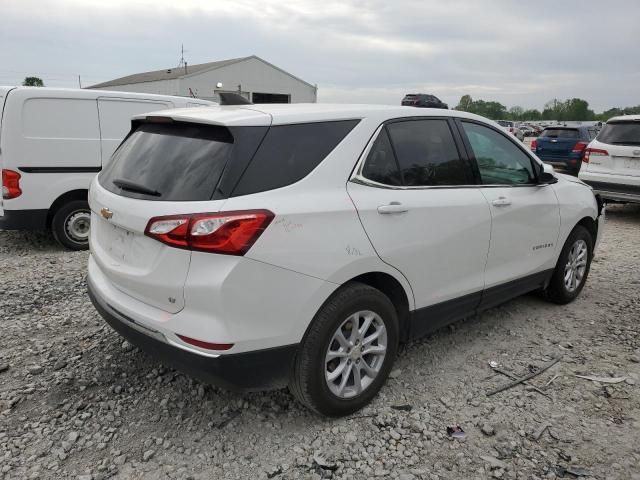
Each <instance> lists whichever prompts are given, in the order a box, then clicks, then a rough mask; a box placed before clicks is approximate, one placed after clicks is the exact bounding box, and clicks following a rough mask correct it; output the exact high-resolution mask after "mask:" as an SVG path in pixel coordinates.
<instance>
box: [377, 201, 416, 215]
mask: <svg viewBox="0 0 640 480" xmlns="http://www.w3.org/2000/svg"><path fill="white" fill-rule="evenodd" d="M408 211H409V209H408V208H407V207H405V206H404V205H402V204H401V203H400V202H391V203H389V204H387V205H380V206H379V207H378V213H380V214H382V215H389V214H391V213H405V212H408Z"/></svg>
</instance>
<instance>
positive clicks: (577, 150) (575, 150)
mask: <svg viewBox="0 0 640 480" xmlns="http://www.w3.org/2000/svg"><path fill="white" fill-rule="evenodd" d="M587 145H589V143H588V142H578V143H576V144H575V145H574V146H573V150H571V153H580V152H584V149H585V148H587Z"/></svg>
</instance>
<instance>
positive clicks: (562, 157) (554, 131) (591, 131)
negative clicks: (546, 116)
mask: <svg viewBox="0 0 640 480" xmlns="http://www.w3.org/2000/svg"><path fill="white" fill-rule="evenodd" d="M596 134H597V131H596V129H595V127H585V126H579V127H560V126H554V127H546V128H545V129H544V130H543V131H542V133H541V134H540V136H539V137H538V138H537V139H535V140H534V141H533V142H531V150H532V151H533V152H535V154H536V155H537V156H538V158H539V159H540V160H542V161H543V162H545V163H548V164H549V165H553V166H554V167H557V168H560V169H562V170H564V171H566V172H567V173H569V174H571V175H578V172H579V171H580V165H581V162H582V154H583V153H584V150H585V148H587V145H588V144H589V142H590V141H591V140H593V139H594V138H595V137H596Z"/></svg>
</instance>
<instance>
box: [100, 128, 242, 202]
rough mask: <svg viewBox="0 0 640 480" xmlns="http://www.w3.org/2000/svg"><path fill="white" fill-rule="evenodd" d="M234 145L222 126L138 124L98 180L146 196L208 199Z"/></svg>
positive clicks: (117, 190)
mask: <svg viewBox="0 0 640 480" xmlns="http://www.w3.org/2000/svg"><path fill="white" fill-rule="evenodd" d="M233 146H234V145H233V137H232V135H231V133H230V132H229V130H227V129H226V128H224V127H216V126H209V125H196V124H142V125H141V126H140V127H138V129H137V130H136V131H135V132H133V133H132V134H131V135H130V136H129V137H128V138H127V139H126V140H125V141H124V142H123V144H122V145H120V147H119V148H118V150H116V152H115V153H114V154H113V157H112V158H111V161H110V163H109V165H108V166H107V167H106V168H105V169H104V170H103V171H102V173H101V174H100V177H99V180H100V184H101V185H102V186H103V187H105V188H106V189H107V190H109V191H111V192H113V193H117V194H119V195H123V196H128V197H134V198H144V199H147V200H164V201H166V200H171V201H196V200H209V199H210V198H211V196H212V194H213V191H214V189H215V187H216V184H217V183H218V180H219V179H220V175H221V174H222V171H223V169H224V167H225V165H226V163H227V161H228V159H229V157H230V156H231V152H232V150H233ZM145 192H146V193H145Z"/></svg>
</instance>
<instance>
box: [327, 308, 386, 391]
mask: <svg viewBox="0 0 640 480" xmlns="http://www.w3.org/2000/svg"><path fill="white" fill-rule="evenodd" d="M386 354H387V329H386V327H385V324H384V322H383V321H382V318H380V316H379V315H378V314H377V313H375V312H372V311H369V310H362V311H359V312H356V313H354V314H353V315H351V316H349V317H348V318H347V319H346V320H345V321H344V322H342V323H341V324H340V326H339V327H338V328H337V330H336V331H335V332H334V334H333V337H332V338H331V341H330V342H329V347H328V349H327V353H326V356H325V378H326V382H327V386H328V387H329V389H330V390H331V392H332V393H333V394H334V395H336V396H337V397H339V398H351V397H355V396H357V395H359V394H361V393H362V392H363V391H365V390H366V389H367V388H368V387H369V386H370V385H371V384H372V383H373V381H374V380H375V378H376V377H377V376H378V374H379V373H380V369H381V368H382V365H383V363H384V359H385V356H386Z"/></svg>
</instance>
